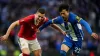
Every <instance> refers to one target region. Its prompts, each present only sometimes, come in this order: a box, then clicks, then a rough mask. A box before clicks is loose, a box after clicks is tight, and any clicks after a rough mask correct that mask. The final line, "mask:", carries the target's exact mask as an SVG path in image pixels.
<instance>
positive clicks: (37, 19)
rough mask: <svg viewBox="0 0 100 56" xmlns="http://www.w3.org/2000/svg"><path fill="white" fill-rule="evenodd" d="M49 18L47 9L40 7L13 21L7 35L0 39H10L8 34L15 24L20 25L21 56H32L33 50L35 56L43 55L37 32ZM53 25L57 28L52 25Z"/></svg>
mask: <svg viewBox="0 0 100 56" xmlns="http://www.w3.org/2000/svg"><path fill="white" fill-rule="evenodd" d="M47 21H48V19H47V18H46V17H45V10H44V9H43V8H40V9H38V10H37V13H36V14H32V15H29V16H26V17H24V18H22V19H20V20H17V21H15V22H13V23H12V24H11V25H10V27H9V28H8V30H7V32H6V34H5V35H3V36H1V37H0V40H1V41H3V40H6V39H8V36H9V34H10V32H11V31H12V29H13V28H14V27H15V26H18V25H20V26H21V27H20V30H19V33H18V37H19V41H18V42H19V45H20V48H21V51H22V53H21V54H20V55H19V56H30V52H31V51H32V52H33V54H34V56H41V47H40V44H39V43H38V41H37V38H36V37H37V36H36V32H37V31H38V28H39V27H40V26H41V25H43V24H44V23H45V22H47ZM52 27H54V28H57V27H56V26H54V25H52Z"/></svg>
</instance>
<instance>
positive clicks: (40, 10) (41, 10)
mask: <svg viewBox="0 0 100 56" xmlns="http://www.w3.org/2000/svg"><path fill="white" fill-rule="evenodd" d="M37 12H40V13H41V14H45V12H46V11H45V9H43V8H39V9H38V11H37Z"/></svg>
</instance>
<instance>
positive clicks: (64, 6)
mask: <svg viewBox="0 0 100 56" xmlns="http://www.w3.org/2000/svg"><path fill="white" fill-rule="evenodd" d="M69 8H70V7H69V5H68V4H61V5H60V6H59V8H58V10H59V12H61V11H62V10H63V9H65V10H66V11H69Z"/></svg>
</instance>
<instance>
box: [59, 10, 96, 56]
mask: <svg viewBox="0 0 100 56" xmlns="http://www.w3.org/2000/svg"><path fill="white" fill-rule="evenodd" d="M60 15H61V16H62V17H63V19H64V20H65V21H66V22H67V21H68V16H69V11H66V9H63V10H62V11H61V12H60ZM91 36H92V37H93V38H95V39H98V35H97V34H96V33H92V34H91ZM69 49H70V48H69V47H68V46H67V45H65V44H62V45H61V50H64V51H65V52H66V53H67V52H68V50H69ZM72 56H75V54H72Z"/></svg>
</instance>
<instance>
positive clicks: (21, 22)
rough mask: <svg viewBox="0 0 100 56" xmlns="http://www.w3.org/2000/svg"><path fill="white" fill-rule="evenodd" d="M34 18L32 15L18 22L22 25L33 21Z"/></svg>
mask: <svg viewBox="0 0 100 56" xmlns="http://www.w3.org/2000/svg"><path fill="white" fill-rule="evenodd" d="M34 18H35V16H34V15H29V16H27V17H24V18H22V19H20V20H19V23H20V25H22V24H24V23H29V22H31V21H33V19H34Z"/></svg>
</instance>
